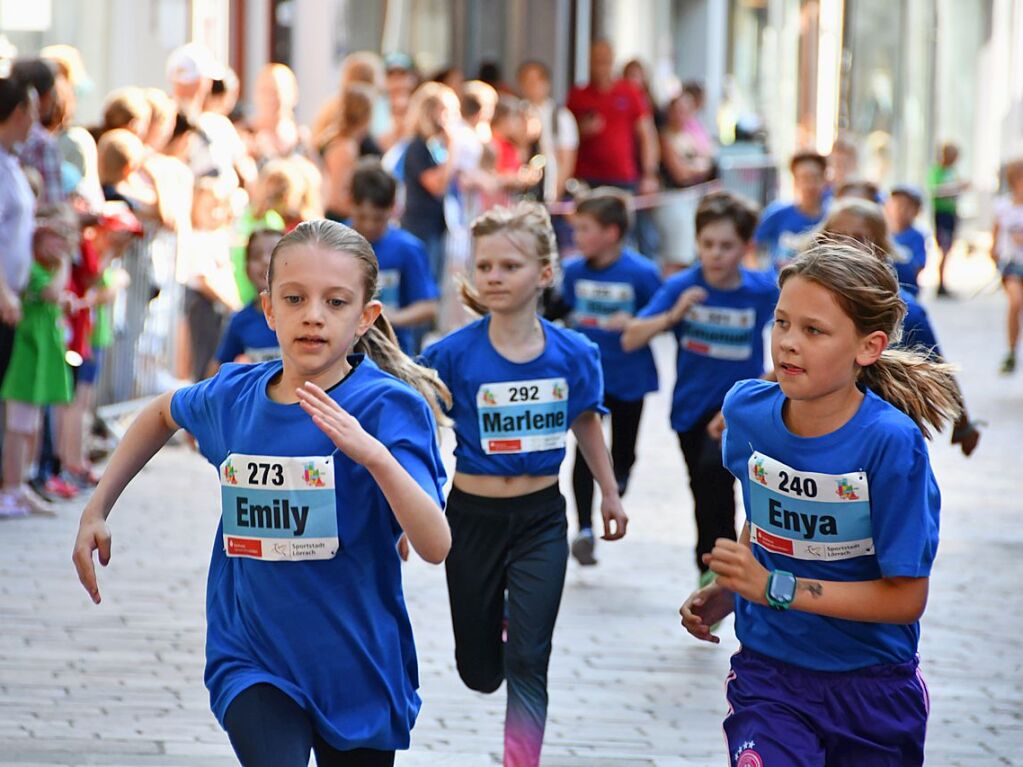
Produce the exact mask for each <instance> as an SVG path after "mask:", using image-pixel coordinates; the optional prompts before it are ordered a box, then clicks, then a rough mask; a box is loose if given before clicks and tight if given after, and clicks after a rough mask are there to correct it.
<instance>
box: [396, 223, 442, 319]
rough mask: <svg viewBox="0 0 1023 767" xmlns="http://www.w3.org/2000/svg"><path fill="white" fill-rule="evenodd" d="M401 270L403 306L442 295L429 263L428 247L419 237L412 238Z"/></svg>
mask: <svg viewBox="0 0 1023 767" xmlns="http://www.w3.org/2000/svg"><path fill="white" fill-rule="evenodd" d="M401 271H402V274H401V294H402V295H401V305H402V307H405V306H408V305H409V304H414V303H416V301H432V300H434V299H436V298H439V297H440V291H438V290H437V283H436V282H434V281H433V277H432V276H431V275H430V267H429V266H428V265H427V258H426V248H425V247H424V246H423V243H422V241H421V240H420V239H419V238H418V237H415V238H410V240H409V243H408V247H407V249H406V251H405V258H404V259H403V261H402V267H401Z"/></svg>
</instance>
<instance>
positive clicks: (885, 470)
mask: <svg viewBox="0 0 1023 767" xmlns="http://www.w3.org/2000/svg"><path fill="white" fill-rule="evenodd" d="M785 399H786V398H785V395H784V394H783V393H782V390H781V387H779V386H778V384H776V383H768V382H766V381H740V382H739V383H737V384H736V385H735V386H734V387H733V388H732V390H731V391H730V392H729V393H728V396H727V397H726V398H725V406H724V415H725V421H726V423H727V424H728V426H727V429H726V431H725V435H724V440H723V447H722V449H723V457H724V463H725V466H727V467H728V470H729V471H730V472H732V474H734V475H735V477H736V478H737V479H738V480H739V482H740V484H741V485H742V497H743V502H744V504H745V507H746V518H747V521H748V522H749V523H750V536H751V538H750V540H751V542H752V543H751V545H752V548H753V554H754V556H756V558H757V561H758V562H760V563H761V564H762V565H763V566H764V567H766V568H767V569H768V570H785V571H788V572H790V573H792V574H793V575H795V576H797V577H801V578H815V579H818V580H824V581H871V580H877V579H880V578H895V577H907V578H924V577H927V576H928V575H929V574H930V571H931V563H932V562H933V561H934V556H935V553H936V552H937V549H938V512H939V508H940V495H939V493H938V485H937V483H936V482H935V480H934V475H933V474H932V473H931V466H930V462H929V460H928V456H927V445H926V444H925V442H924V438H923V435H922V434H921V433H920V430H919V429H918V428H917V426H916V424H914V423H913V421H912V420H911V419H910V418H909V416H907V415H906V414H905V413H902V412H901V411H899V410H897V409H896V408H894V407H892V406H891V405H889V404H888V403H887V402H885V401H884V400H882V399H881V398H880V397H878V396H877V395H875V394H873V393H872V392H870V391H869V390H868V391H867V392H866V394H865V397H864V399H863V402H862V404H861V405H860V408H859V410H858V411H857V412H856V414H855V415H854V416H853V417H852V418H851V419H850V420H849V421H848V422H847V423H846V424H845V425H843V426H842V427H841V428H839V429H837V430H835V431H833V432H832V433H830V434H826V435H824V436H822V437H812V438H806V437H797V436H796V435H794V434H792V432H790V431H789V430H788V428H787V427H786V426H785V423H784V421H783V419H782V406H783V405H784V403H785ZM735 631H736V635H737V636H738V638H739V641H740V642H741V643H742V645H743V647H748V648H749V649H751V650H754V651H756V652H759V653H763V654H764V655H768V656H770V657H772V658H776V659H778V660H781V661H785V662H786V663H793V664H795V665H797V666H802V667H804V668H810V669H817V670H821V671H849V670H852V669H858V668H864V667H866V666H873V665H877V664H882V663H884V664H893V663H902V662H904V661H908V660H910V659H912V658H913V657H914V656H915V655H916V651H917V643H918V641H919V639H920V624H919V623H918V622H917V623H912V624H908V625H894V624H886V623H866V622H860V621H850V620H842V619H838V618H826V617H823V616H820V615H813V614H811V613H807V612H802V611H799V610H787V611H784V612H782V611H779V610H774V609H772V608H770V607H766V606H762V605H758V604H754V603H752V602H748V601H746V600H745V599H743V598H742V597H739V596H738V595H736V599H735Z"/></svg>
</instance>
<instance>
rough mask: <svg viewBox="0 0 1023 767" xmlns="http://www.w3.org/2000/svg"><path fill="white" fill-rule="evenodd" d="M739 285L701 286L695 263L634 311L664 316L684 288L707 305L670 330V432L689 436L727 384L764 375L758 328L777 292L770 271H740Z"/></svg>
mask: <svg viewBox="0 0 1023 767" xmlns="http://www.w3.org/2000/svg"><path fill="white" fill-rule="evenodd" d="M740 274H741V275H742V284H741V285H740V286H739V287H738V288H736V289H734V290H718V289H717V288H712V287H711V286H710V285H708V284H707V281H706V280H705V279H704V278H703V269H702V268H701V267H700V265H699V264H697V265H696V266H693V267H690V268H689V269H687V270H686V271H684V272H679V273H678V274H676V275H674V276H672V277H670V278H669V279H668V280H667V282H665V283H664V285H663V286H662V287H661V289H660V290H658V291H657V293H656V294H655V295H654V297H653V298H652V299H651V301H650V303H649V304H647V305H646V307H645V308H644V309H643V310H642V311H640V313H639V316H640V317H652V316H654V315H655V314H660V313H662V312H666V311H668V310H669V309H671V307H673V306H674V305H675V302H676V301H678V297H679V296H680V295H682V293H683V292H685V291H686V290H687V289H688V288H691V287H693V286H694V285H698V286H699V287H701V288H703V289H704V290H706V291H707V300H706V301H705V302H704V303H702V304H700V305H699V306H694V307H693V308H692V309H691V310H690V311H689V314H688V315H686V317H685V319H684V320H682V322H680V323H678V324H677V325H675V327H674V328H672V332H673V333H674V334H675V338H676V340H677V341H678V359H677V362H676V371H677V376H676V379H675V392H674V394H673V395H672V398H671V428H673V429H674V430H675V431H679V432H682V431H689V430H690V429H691V428H693V426H694V425H695V424H696V423H697V422H698V421H699V420H700V418H701V417H703V416H705V415H706V414H707V413H708V412H711V411H716V410H719V409H720V408H721V403H722V402H724V399H725V394H726V393H727V392H728V390H729V389H730V388H732V384H734V383H735V382H736V381H740V380H742V379H743V378H756V377H758V376H760V375H762V374H763V372H764V327H765V326H766V325H767V323H768V322H771V321H772V320H773V319H774V307H775V305H776V304H777V303H778V287H777V285H775V282H774V274H773V273H771V272H756V271H749V270H747V269H740Z"/></svg>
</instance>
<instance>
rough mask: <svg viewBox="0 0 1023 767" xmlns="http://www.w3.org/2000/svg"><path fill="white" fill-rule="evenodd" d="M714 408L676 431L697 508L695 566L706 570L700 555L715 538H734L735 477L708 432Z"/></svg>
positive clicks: (708, 549) (708, 547) (718, 446)
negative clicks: (691, 424)
mask: <svg viewBox="0 0 1023 767" xmlns="http://www.w3.org/2000/svg"><path fill="white" fill-rule="evenodd" d="M717 414H718V411H717V409H716V408H715V409H714V410H711V411H709V412H707V413H705V414H704V415H703V417H701V418H700V420H699V421H697V422H696V423H695V424H693V427H692V428H691V429H690V430H689V431H680V432H678V443H679V445H681V446H682V455H683V456H684V457H685V459H686V467H687V468H688V469H689V487H690V489H691V490H692V491H693V505H694V506H695V508H696V566H697V567H699V568H700V572H701V573H705V572H707V565H705V564H704V563H703V555H704V554H709V553H710V552H711V550H712V549H713V548H714V541H716V540H717V539H718V538H730V539H732V540H733V541H734V540H735V478H734V477H733V476H732V473H731V472H730V471H728V469H726V468H725V467H724V465H723V464H722V461H721V443H720V442H719V441H718V440H716V439H712V438H711V436H710V435H709V434H708V433H707V424H709V423H710V422H711V419H713V418H714V416H716V415H717Z"/></svg>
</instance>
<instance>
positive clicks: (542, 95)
mask: <svg viewBox="0 0 1023 767" xmlns="http://www.w3.org/2000/svg"><path fill="white" fill-rule="evenodd" d="M519 90H520V91H521V92H522V97H523V98H524V99H525V100H526V101H528V102H529V104H530V105H531V106H532V107H533V109H535V110H536V112H537V114H538V115H539V117H540V137H539V140H538V141H537V147H536V151H534V153H533V154H539V155H541V156H542V157H543V159H544V164H543V200H544V202H547V203H552V202H556V201H557V200H561V199H563V198H564V196H565V191H566V186H567V184H568V180H569V179H570V178H572V177H573V176H574V175H575V166H576V158H577V156H578V154H579V127H578V126H577V125H576V122H575V117H573V116H572V113H571V112H570V111H569V110H568V109H566V108H565V107H563V106H559V105H558V103H557V102H556V101H555V100H554V99H553V98H551V73H550V70H549V69H548V68H547V65H546V64H544V63H543V62H540V61H527V62H525V63H524V64H522V66H520V67H519ZM557 228H558V224H557V222H556V221H555V231H557Z"/></svg>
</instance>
